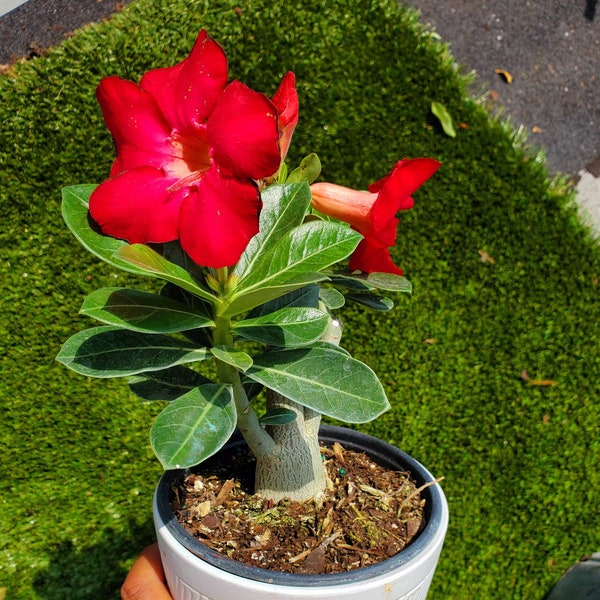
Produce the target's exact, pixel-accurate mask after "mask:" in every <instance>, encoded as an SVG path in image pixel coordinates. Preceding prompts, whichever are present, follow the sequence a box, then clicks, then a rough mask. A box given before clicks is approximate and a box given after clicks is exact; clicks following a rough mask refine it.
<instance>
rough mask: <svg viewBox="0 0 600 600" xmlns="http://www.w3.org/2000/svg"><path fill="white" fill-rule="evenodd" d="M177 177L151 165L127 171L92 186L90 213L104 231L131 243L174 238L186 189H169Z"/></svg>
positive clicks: (163, 240) (167, 240) (165, 240)
mask: <svg viewBox="0 0 600 600" xmlns="http://www.w3.org/2000/svg"><path fill="white" fill-rule="evenodd" d="M176 181H177V180H176V179H172V178H168V177H164V176H163V174H162V172H161V171H160V170H159V169H155V168H153V167H139V168H137V169H133V170H131V171H127V172H126V173H123V174H122V175H119V176H118V177H114V178H113V179H107V180H106V181H105V182H104V183H102V184H101V185H99V186H98V187H97V188H96V189H95V190H94V192H93V194H92V195H91V197H90V214H91V216H92V218H93V219H94V221H96V223H98V225H99V226H100V228H101V229H102V232H103V233H105V234H107V235H111V236H113V237H116V238H119V239H123V240H127V241H128V242H130V243H132V244H135V243H140V244H144V243H147V242H157V243H158V242H169V241H171V240H175V239H177V221H178V215H179V209H180V206H181V202H182V200H183V197H184V195H185V192H186V191H185V190H182V191H180V192H178V193H176V194H172V193H170V192H169V191H168V188H169V186H170V185H172V184H173V183H175V182H176Z"/></svg>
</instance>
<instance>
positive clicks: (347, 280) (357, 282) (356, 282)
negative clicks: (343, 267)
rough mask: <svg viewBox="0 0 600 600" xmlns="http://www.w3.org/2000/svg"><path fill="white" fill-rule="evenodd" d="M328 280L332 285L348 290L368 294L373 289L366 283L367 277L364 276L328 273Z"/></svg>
mask: <svg viewBox="0 0 600 600" xmlns="http://www.w3.org/2000/svg"><path fill="white" fill-rule="evenodd" d="M329 280H330V281H331V283H333V284H334V285H337V286H340V287H344V288H346V289H349V290H357V291H364V292H370V291H372V290H374V289H375V287H374V286H372V285H371V284H370V283H368V282H367V277H366V276H365V275H346V274H342V273H330V274H329Z"/></svg>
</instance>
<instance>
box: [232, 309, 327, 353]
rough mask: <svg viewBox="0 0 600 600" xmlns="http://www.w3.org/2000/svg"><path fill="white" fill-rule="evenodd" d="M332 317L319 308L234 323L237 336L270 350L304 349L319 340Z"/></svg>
mask: <svg viewBox="0 0 600 600" xmlns="http://www.w3.org/2000/svg"><path fill="white" fill-rule="evenodd" d="M328 320H329V317H328V315H327V314H326V313H324V312H323V311H321V310H318V309H316V308H306V307H304V308H302V307H291V308H283V309H281V310H278V311H275V312H273V313H270V314H267V315H263V316H261V317H256V318H253V319H245V320H243V321H237V322H236V323H234V330H235V332H236V333H237V334H238V335H241V336H242V337H245V338H247V339H250V340H255V341H257V342H263V343H265V344H269V345H271V346H282V347H290V346H305V345H307V344H311V343H312V342H314V341H316V340H318V339H319V338H320V337H321V336H322V335H323V332H324V331H325V329H326V328H327V322H328Z"/></svg>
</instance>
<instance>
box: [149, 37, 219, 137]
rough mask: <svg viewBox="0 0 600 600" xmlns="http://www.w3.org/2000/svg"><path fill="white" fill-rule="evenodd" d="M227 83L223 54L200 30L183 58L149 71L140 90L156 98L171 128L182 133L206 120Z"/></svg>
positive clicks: (217, 45)
mask: <svg viewBox="0 0 600 600" xmlns="http://www.w3.org/2000/svg"><path fill="white" fill-rule="evenodd" d="M226 84H227V58H226V56H225V53H224V52H223V49H222V48H221V46H219V44H217V42H215V41H214V40H213V39H211V38H210V37H209V36H208V34H207V33H206V31H205V30H204V29H203V30H202V31H201V32H200V34H199V35H198V37H197V38H196V42H195V43H194V47H193V48H192V51H191V52H190V55H189V56H188V57H187V58H186V59H184V60H183V61H182V62H180V63H179V64H178V65H175V66H174V67H167V68H165V69H155V70H154V71H149V72H148V73H146V74H145V75H144V76H143V77H142V80H141V82H140V87H141V88H142V89H144V90H146V91H148V92H150V93H151V94H152V96H153V97H154V98H155V99H156V102H157V104H158V105H159V106H160V109H161V111H162V112H163V114H164V115H165V118H166V119H167V121H168V122H169V124H170V125H171V127H172V128H176V129H178V130H179V131H181V132H183V131H186V130H188V129H190V126H191V125H193V124H201V123H204V122H205V121H206V119H207V118H208V115H209V114H210V113H211V111H212V110H213V108H214V106H215V104H216V103H217V100H218V98H219V96H220V94H221V92H222V91H223V89H224V88H225V85H226Z"/></svg>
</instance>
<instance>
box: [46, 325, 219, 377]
mask: <svg viewBox="0 0 600 600" xmlns="http://www.w3.org/2000/svg"><path fill="white" fill-rule="evenodd" d="M207 355H208V352H207V350H206V348H197V347H196V346H194V345H191V344H189V343H187V342H185V341H183V340H178V339H175V338H172V337H169V336H166V335H159V334H152V333H139V332H137V331H129V330H127V329H121V328H119V327H110V326H103V327H94V328H93V329H87V330H85V331H81V332H79V333H76V334H75V335H74V336H72V337H70V338H69V339H68V340H67V341H66V342H65V344H64V345H63V347H62V348H61V350H60V352H59V353H58V356H57V357H56V358H57V360H58V361H59V362H61V363H63V364H64V365H66V366H67V367H69V368H70V369H73V371H76V372H77V373H80V374H81V375H89V376H90V377H102V378H105V377H124V376H126V375H136V374H137V373H143V372H145V371H157V370H160V369H166V368H167V367H172V366H174V365H178V364H182V363H190V362H196V361H199V360H205V359H206V357H207Z"/></svg>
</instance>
